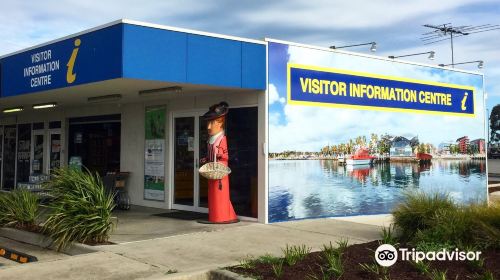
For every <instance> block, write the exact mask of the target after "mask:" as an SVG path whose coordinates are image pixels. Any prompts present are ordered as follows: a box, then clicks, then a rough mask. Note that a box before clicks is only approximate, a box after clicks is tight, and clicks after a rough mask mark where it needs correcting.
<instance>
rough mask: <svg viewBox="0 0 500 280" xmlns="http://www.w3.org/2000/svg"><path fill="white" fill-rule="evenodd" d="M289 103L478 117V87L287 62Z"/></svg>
mask: <svg viewBox="0 0 500 280" xmlns="http://www.w3.org/2000/svg"><path fill="white" fill-rule="evenodd" d="M287 70H288V74H287V83H288V87H287V88H288V94H287V95H288V103H289V104H301V105H313V106H331V107H353V108H358V109H369V110H374V109H376V110H387V111H406V112H417V113H431V114H449V115H460V116H474V87H468V86H462V85H454V84H446V83H438V82H429V81H420V80H414V79H406V78H398V77H391V76H381V75H373V74H368V73H360V72H352V71H345V70H338V69H333V68H322V67H315V66H307V65H300V64H293V63H288V65H287Z"/></svg>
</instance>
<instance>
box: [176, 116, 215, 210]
mask: <svg viewBox="0 0 500 280" xmlns="http://www.w3.org/2000/svg"><path fill="white" fill-rule="evenodd" d="M201 114H202V113H201V112H196V113H187V114H174V118H173V122H174V123H173V136H174V139H173V141H172V143H173V154H174V164H173V172H174V173H173V183H174V184H173V186H174V192H173V208H176V209H181V210H189V211H197V212H207V211H208V209H207V206H208V184H207V181H206V179H204V178H202V177H201V176H199V173H198V168H199V160H200V153H201V155H202V156H204V153H203V151H204V149H205V150H206V136H204V135H206V129H205V125H204V123H203V119H202V118H201V117H200V116H201Z"/></svg>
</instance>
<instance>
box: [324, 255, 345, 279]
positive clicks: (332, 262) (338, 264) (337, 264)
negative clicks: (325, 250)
mask: <svg viewBox="0 0 500 280" xmlns="http://www.w3.org/2000/svg"><path fill="white" fill-rule="evenodd" d="M337 252H338V251H337ZM325 260H326V264H327V271H328V272H329V273H330V274H332V275H334V276H335V277H336V278H339V277H340V276H341V275H342V273H344V267H343V265H342V254H341V253H333V254H325Z"/></svg>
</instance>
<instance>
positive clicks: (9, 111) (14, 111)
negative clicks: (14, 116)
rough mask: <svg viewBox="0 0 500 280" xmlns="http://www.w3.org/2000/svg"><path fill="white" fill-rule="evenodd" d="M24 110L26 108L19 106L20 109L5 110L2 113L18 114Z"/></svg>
mask: <svg viewBox="0 0 500 280" xmlns="http://www.w3.org/2000/svg"><path fill="white" fill-rule="evenodd" d="M22 110H24V107H23V106H19V107H11V108H5V109H3V111H2V112H4V113H16V112H21V111H22Z"/></svg>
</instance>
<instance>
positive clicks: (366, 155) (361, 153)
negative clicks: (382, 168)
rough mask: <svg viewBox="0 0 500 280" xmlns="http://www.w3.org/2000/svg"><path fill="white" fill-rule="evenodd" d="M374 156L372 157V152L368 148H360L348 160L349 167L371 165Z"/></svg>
mask: <svg viewBox="0 0 500 280" xmlns="http://www.w3.org/2000/svg"><path fill="white" fill-rule="evenodd" d="M374 158H375V157H374V156H370V152H369V151H368V149H366V148H359V149H357V150H356V152H355V153H354V155H352V156H351V157H349V158H347V159H346V164H347V165H369V164H370V163H371V162H372V160H373V159H374Z"/></svg>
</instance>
